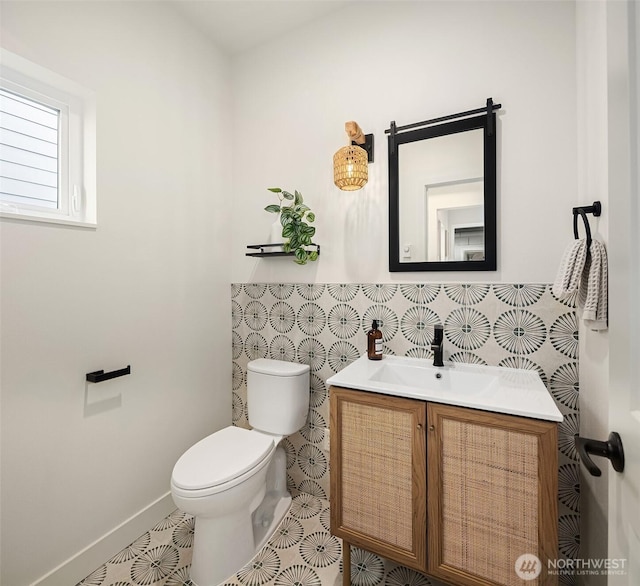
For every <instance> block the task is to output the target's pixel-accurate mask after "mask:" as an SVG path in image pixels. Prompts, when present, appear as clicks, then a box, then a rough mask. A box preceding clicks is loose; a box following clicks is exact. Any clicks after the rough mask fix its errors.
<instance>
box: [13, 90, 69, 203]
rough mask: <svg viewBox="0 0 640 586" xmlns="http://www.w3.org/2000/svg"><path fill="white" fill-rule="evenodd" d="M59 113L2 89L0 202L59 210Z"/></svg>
mask: <svg viewBox="0 0 640 586" xmlns="http://www.w3.org/2000/svg"><path fill="white" fill-rule="evenodd" d="M59 123H60V112H59V111H58V110H56V109H55V108H51V107H49V106H46V105H44V104H41V103H39V102H36V101H34V100H31V99H29V98H26V97H24V96H20V95H18V94H15V93H12V92H9V91H6V90H4V89H0V200H1V201H3V202H6V203H15V204H27V205H32V206H40V207H45V208H49V209H56V208H58V144H59V134H58V127H59Z"/></svg>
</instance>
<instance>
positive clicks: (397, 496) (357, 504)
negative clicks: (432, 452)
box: [329, 387, 427, 584]
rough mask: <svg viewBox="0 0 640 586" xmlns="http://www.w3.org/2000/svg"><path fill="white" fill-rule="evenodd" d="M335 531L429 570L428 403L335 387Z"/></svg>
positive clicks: (348, 541) (346, 559) (332, 391)
mask: <svg viewBox="0 0 640 586" xmlns="http://www.w3.org/2000/svg"><path fill="white" fill-rule="evenodd" d="M329 396H330V403H331V406H330V410H331V420H330V425H331V448H330V449H331V453H330V459H331V462H330V465H331V507H330V510H331V532H332V533H333V534H334V535H336V536H337V537H340V538H342V539H343V541H344V547H343V552H344V559H343V567H344V568H345V572H344V575H345V583H346V584H349V583H350V577H349V576H348V574H349V573H350V572H349V569H350V562H349V546H348V544H353V545H356V546H358V547H361V548H362V549H366V550H367V551H371V552H374V553H377V554H379V555H381V556H383V557H386V558H389V559H392V560H395V561H397V562H398V563H401V564H403V565H405V566H409V567H411V568H415V569H416V570H419V571H421V572H426V570H427V543H426V539H427V535H426V531H425V527H426V521H427V512H426V507H427V469H426V442H425V433H426V431H425V430H426V414H427V410H426V403H424V402H423V401H415V400H412V399H404V398H401V397H391V396H387V395H378V394H375V393H367V392H361V391H353V390H350V389H343V388H338V387H331V389H330V392H329Z"/></svg>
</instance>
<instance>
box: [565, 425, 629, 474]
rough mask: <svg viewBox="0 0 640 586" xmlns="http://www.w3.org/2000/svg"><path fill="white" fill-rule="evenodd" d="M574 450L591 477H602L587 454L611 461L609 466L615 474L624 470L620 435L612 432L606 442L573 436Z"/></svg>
mask: <svg viewBox="0 0 640 586" xmlns="http://www.w3.org/2000/svg"><path fill="white" fill-rule="evenodd" d="M575 443H576V449H577V450H578V455H579V456H580V460H581V461H582V463H583V464H584V465H585V467H586V468H587V470H588V471H589V474H591V476H602V471H601V470H600V468H598V467H597V466H596V464H595V462H594V461H593V460H592V459H591V457H590V456H589V454H593V455H594V456H602V457H603V458H608V459H609V460H610V461H611V465H612V466H613V469H614V470H615V471H616V472H622V471H623V470H624V450H623V449H622V439H621V438H620V434H618V433H617V432H615V431H612V432H611V433H610V434H609V439H608V440H607V441H606V442H601V441H598V440H594V439H588V438H585V437H579V436H577V435H576V436H575Z"/></svg>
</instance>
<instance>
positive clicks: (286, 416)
mask: <svg viewBox="0 0 640 586" xmlns="http://www.w3.org/2000/svg"><path fill="white" fill-rule="evenodd" d="M247 405H248V413H249V423H250V424H251V426H252V427H253V428H254V429H257V430H259V431H264V432H267V433H272V434H276V435H290V434H292V433H295V432H296V431H298V430H300V429H301V428H302V427H303V426H304V424H305V422H306V420H307V413H308V412H309V366H308V365H307V364H297V363H294V362H284V361H282V360H270V359H268V358H258V359H257V360H252V361H251V362H249V364H248V365H247Z"/></svg>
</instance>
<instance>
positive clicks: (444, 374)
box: [369, 361, 498, 394]
mask: <svg viewBox="0 0 640 586" xmlns="http://www.w3.org/2000/svg"><path fill="white" fill-rule="evenodd" d="M425 362H426V361H425ZM369 380H370V381H372V382H380V383H387V384H390V385H402V386H405V387H411V388H413V389H421V390H424V391H429V390H430V389H433V390H440V391H455V392H457V393H464V394H469V393H479V392H482V391H486V390H487V389H489V388H490V387H491V385H494V384H497V381H498V377H497V376H496V375H495V374H490V373H484V372H474V371H473V370H472V371H470V372H469V371H468V370H465V369H464V366H462V367H460V366H459V367H458V368H452V367H451V366H444V367H436V366H430V365H429V364H428V363H426V364H405V363H403V362H399V361H395V362H391V361H387V362H385V363H384V364H382V365H381V366H380V368H379V369H378V370H376V371H375V372H373V373H372V374H371V376H370V378H369Z"/></svg>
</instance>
